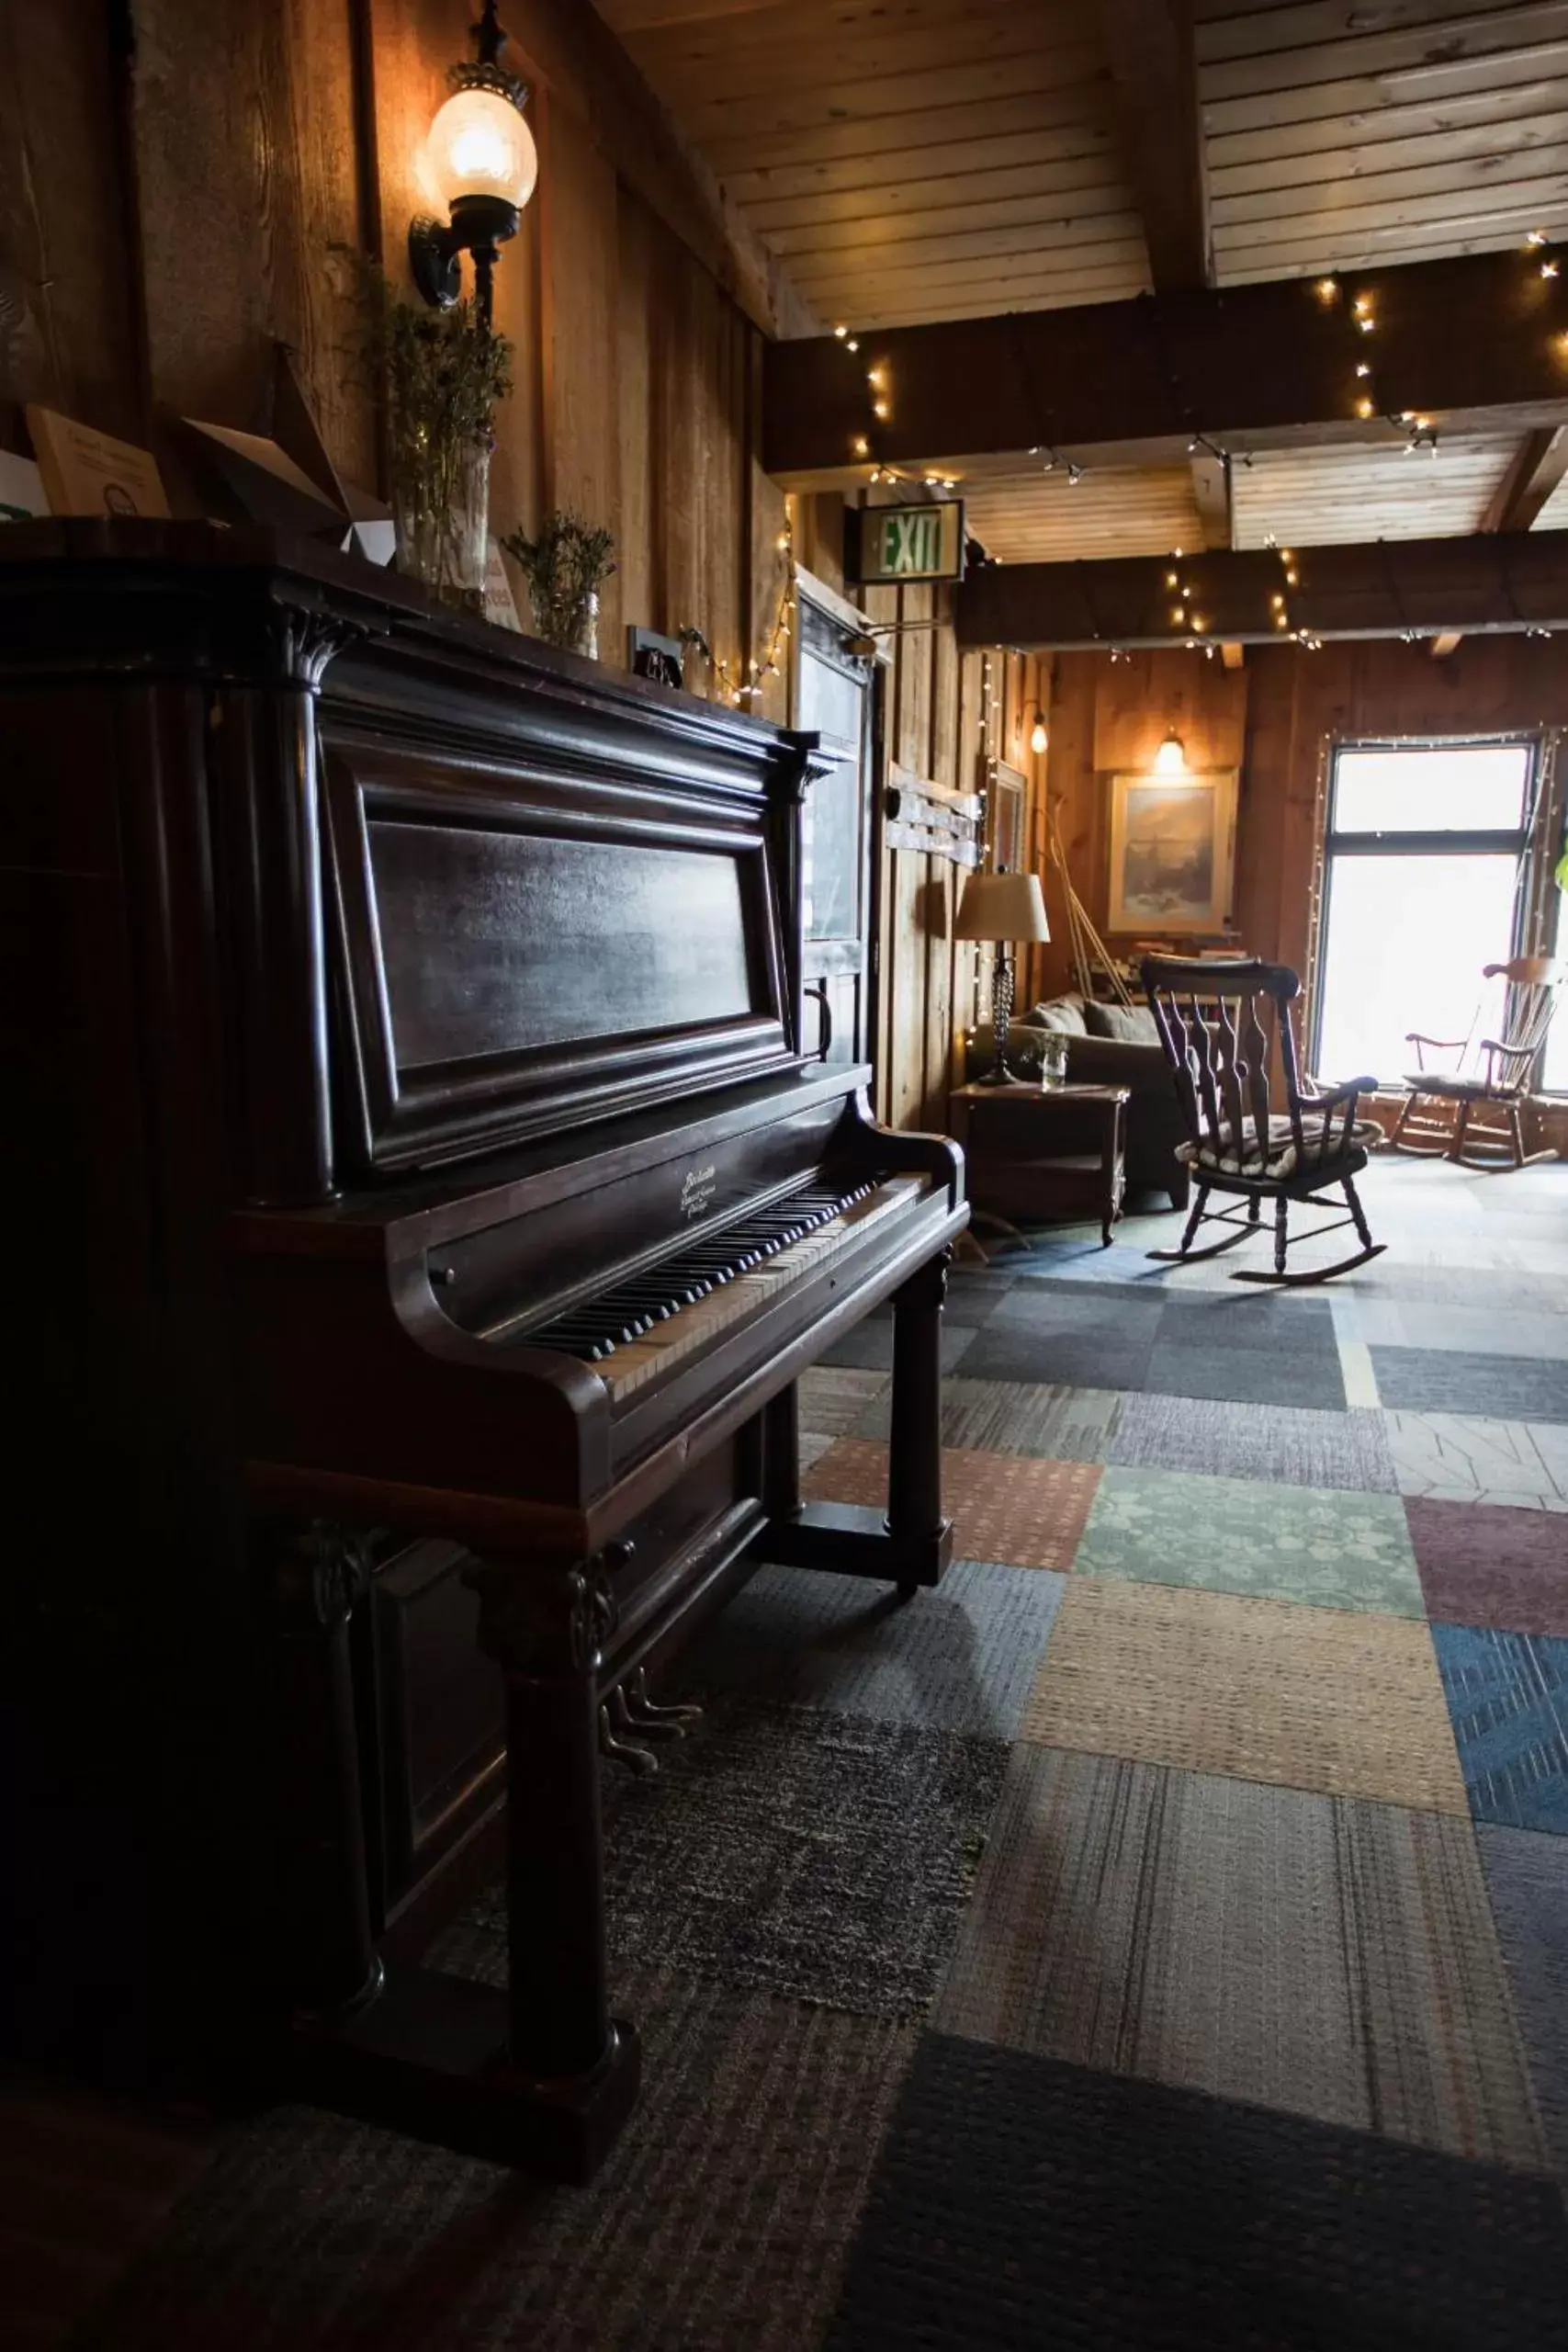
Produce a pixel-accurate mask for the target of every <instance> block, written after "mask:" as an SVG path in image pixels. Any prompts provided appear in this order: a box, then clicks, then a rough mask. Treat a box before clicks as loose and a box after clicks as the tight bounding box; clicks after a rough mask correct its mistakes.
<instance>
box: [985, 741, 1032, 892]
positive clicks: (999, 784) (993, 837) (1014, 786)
mask: <svg viewBox="0 0 1568 2352" xmlns="http://www.w3.org/2000/svg"><path fill="white" fill-rule="evenodd" d="M1028 792H1029V782H1028V778H1027V777H1025V776H1023V775H1021V774H1020V772H1019V770H1018V769H1017V768H1010V767H1009V766H1008V764H1007V763H1006V761H1005V760H992V761H991V762H990V763H989V764H988V765H987V769H986V860H987V865H989V866H990V869H991V871H992V873H993V874H1021V872H1022V871H1023V811H1024V803H1025V800H1026V798H1027V797H1028Z"/></svg>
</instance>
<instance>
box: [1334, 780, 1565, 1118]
mask: <svg viewBox="0 0 1568 2352" xmlns="http://www.w3.org/2000/svg"><path fill="white" fill-rule="evenodd" d="M1534 764H1535V758H1534V746H1533V744H1530V743H1520V742H1513V743H1408V744H1397V745H1394V744H1375V745H1374V744H1354V745H1352V744H1347V745H1345V746H1343V747H1342V748H1341V749H1339V750H1338V751H1337V752H1336V753H1335V755H1334V764H1333V770H1332V774H1331V775H1330V779H1329V805H1328V831H1327V834H1326V837H1325V843H1324V852H1325V856H1324V869H1325V870H1324V909H1323V924H1324V929H1323V943H1322V948H1321V953H1320V960H1319V985H1318V990H1317V1018H1316V1025H1315V1042H1314V1053H1313V1060H1312V1068H1313V1071H1314V1075H1315V1076H1317V1077H1319V1078H1321V1079H1322V1080H1324V1081H1325V1083H1331V1084H1332V1083H1336V1082H1338V1081H1340V1080H1345V1079H1348V1078H1356V1077H1359V1076H1361V1075H1362V1074H1363V1073H1366V1074H1370V1075H1371V1076H1372V1077H1375V1078H1377V1079H1378V1080H1381V1081H1382V1082H1383V1083H1384V1084H1394V1085H1396V1084H1397V1083H1398V1082H1399V1080H1401V1079H1402V1078H1403V1076H1404V1072H1405V1071H1406V1070H1409V1069H1415V1068H1416V1057H1415V1049H1414V1047H1412V1046H1409V1045H1407V1044H1406V1042H1405V1039H1406V1036H1407V1034H1408V1033H1409V1032H1410V1031H1411V1030H1416V1029H1418V1030H1421V1031H1423V1032H1425V1033H1426V1034H1427V1035H1430V1036H1435V1037H1444V1038H1451V1039H1455V1040H1459V1039H1468V1038H1469V1037H1470V1036H1471V1035H1472V1033H1473V1034H1474V1035H1476V1036H1482V1035H1490V1036H1495V1035H1497V1034H1498V1032H1497V1026H1496V1024H1497V1023H1498V1022H1499V1021H1500V1020H1501V1019H1502V1017H1503V1012H1504V1006H1503V992H1502V990H1501V989H1500V988H1497V987H1495V985H1494V984H1492V983H1488V982H1485V981H1483V979H1482V977H1481V971H1482V967H1483V965H1485V964H1499V963H1502V962H1503V961H1504V960H1505V958H1506V957H1507V956H1512V955H1513V954H1514V953H1515V952H1516V948H1515V940H1516V934H1517V925H1518V908H1519V895H1520V894H1519V880H1520V871H1521V866H1522V862H1523V859H1524V854H1525V850H1526V846H1527V843H1528V841H1529V821H1530V799H1531V784H1532V779H1533V774H1534ZM1428 1059H1429V1066H1432V1067H1436V1068H1438V1069H1453V1068H1454V1066H1455V1064H1456V1062H1457V1061H1458V1059H1459V1056H1458V1053H1457V1052H1450V1053H1447V1054H1439V1055H1432V1054H1431V1052H1430V1049H1428Z"/></svg>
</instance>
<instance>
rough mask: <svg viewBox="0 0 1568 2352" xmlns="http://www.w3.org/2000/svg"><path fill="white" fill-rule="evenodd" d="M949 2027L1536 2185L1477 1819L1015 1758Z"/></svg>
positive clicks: (1530, 2113)
mask: <svg viewBox="0 0 1568 2352" xmlns="http://www.w3.org/2000/svg"><path fill="white" fill-rule="evenodd" d="M932 2022H933V2024H934V2025H935V2026H937V2027H938V2028H939V2029H940V2030H942V2031H943V2032H947V2033H956V2034H964V2035H966V2036H967V2037H968V2038H969V2039H970V2040H972V2041H1000V2042H1005V2043H1007V2044H1008V2045H1009V2046H1010V2048H1013V2049H1019V2050H1032V2051H1036V2052H1039V2053H1040V2054H1041V2055H1042V2056H1043V2057H1049V2058H1065V2059H1071V2060H1073V2061H1074V2062H1075V2063H1077V2064H1080V2065H1085V2066H1098V2067H1105V2068H1109V2069H1111V2070H1112V2071H1114V2072H1115V2073H1117V2074H1122V2075H1145V2076H1147V2077H1149V2078H1150V2079H1152V2080H1154V2081H1156V2082H1164V2083H1180V2084H1185V2085H1186V2086H1188V2087H1189V2088H1190V2089H1194V2090H1206V2091H1214V2092H1218V2093H1220V2094H1222V2095H1224V2096H1225V2097H1227V2098H1239V2099H1248V2100H1253V2101H1255V2102H1257V2103H1258V2104H1259V2105H1262V2106H1265V2107H1279V2108H1286V2109H1291V2110H1292V2112H1294V2113H1297V2114H1302V2115H1312V2116H1315V2117H1317V2118H1318V2119H1319V2120H1320V2121H1323V2122H1328V2123H1342V2124H1348V2125H1351V2126H1353V2127H1355V2128H1356V2129H1357V2130H1359V2131H1382V2132H1384V2133H1386V2134H1387V2135H1388V2136H1389V2137H1391V2138H1393V2139H1396V2140H1410V2141H1414V2142H1416V2143H1419V2144H1421V2145H1422V2146H1424V2147H1433V2148H1446V2149H1448V2150H1449V2151H1450V2154H1455V2155H1466V2156H1476V2157H1484V2158H1487V2159H1489V2160H1491V2161H1493V2162H1495V2163H1504V2164H1515V2165H1524V2166H1526V2167H1527V2168H1529V2167H1536V2168H1540V2166H1541V2165H1543V2163H1544V2151H1543V2148H1542V2144H1541V2139H1540V2129H1539V2126H1538V2124H1537V2121H1536V2116H1535V2111H1534V2109H1533V2107H1532V2104H1531V2099H1530V2092H1529V2079H1528V2076H1527V2074H1526V2069H1525V2064H1524V2058H1523V2053H1522V2052H1521V2049H1520V2046H1519V2041H1518V2036H1517V2031H1516V2030H1515V2025H1514V2018H1513V2013H1512V2010H1511V2008H1510V2006H1509V1997H1508V1987H1507V1981H1506V1976H1505V1973H1504V1969H1503V1962H1502V1959H1501V1956H1500V1954H1499V1952H1498V1949H1497V1938H1496V1934H1495V1930H1494V1928H1493V1924H1492V1915H1491V1912H1490V1910H1489V1909H1488V1907H1487V1900H1486V1890H1485V1886H1484V1883H1483V1879H1482V1874H1481V1866H1480V1863H1479V1862H1478V1860H1477V1859H1476V1853H1475V1840H1474V1838H1473V1837H1472V1832H1471V1829H1470V1825H1469V1824H1468V1823H1467V1822H1462V1821H1456V1820H1453V1819H1451V1818H1450V1817H1448V1816H1447V1815H1441V1814H1435V1813H1412V1812H1408V1811H1406V1810H1404V1809H1403V1808H1401V1807H1399V1806H1396V1805H1388V1804H1355V1803H1348V1802H1347V1801H1345V1800H1344V1799H1341V1798H1335V1797H1324V1796H1308V1795H1305V1794H1303V1792H1300V1791H1298V1790H1295V1789H1280V1788H1265V1787H1260V1786H1258V1784H1257V1783H1255V1782H1252V1781H1227V1780H1219V1779H1213V1778H1211V1777H1208V1776H1206V1775H1201V1774H1199V1773H1195V1772H1171V1771H1167V1770H1161V1769H1160V1768H1158V1767H1156V1766H1154V1765H1148V1764H1129V1763H1124V1762H1122V1761H1119V1760H1118V1759H1116V1758H1112V1757H1107V1756H1078V1755H1073V1754H1070V1753H1069V1752H1068V1751H1066V1749H1061V1748H1044V1747H1038V1748H1029V1747H1019V1748H1017V1749H1016V1750H1015V1751H1014V1754H1013V1757H1012V1760H1011V1763H1010V1767H1009V1771H1008V1780H1007V1785H1006V1787H1005V1789H1004V1792H1003V1795H1002V1801H1001V1804H1000V1805H999V1806H998V1812H997V1817H996V1820H995V1822H994V1823H993V1825H992V1829H991V1838H990V1843H989V1845H988V1846H987V1849H986V1859H985V1861H984V1863H983V1864H982V1866H981V1870H980V1875H979V1879H978V1881H977V1883H976V1893H975V1900H974V1903H973V1904H972V1905H971V1906H970V1909H969V1912H968V1914H967V1915H966V1917H965V1919H964V1932H963V1934H962V1936H961V1938H960V1939H959V1946H958V1951H957V1953H956V1955H955V1957H954V1960H953V1968H952V1972H951V1973H950V1975H949V1977H948V1982H947V1985H946V1989H945V1991H944V1992H943V1995H942V2000H941V2002H940V2003H939V2005H938V2007H937V2010H936V2014H935V2017H934V2018H933V2019H932Z"/></svg>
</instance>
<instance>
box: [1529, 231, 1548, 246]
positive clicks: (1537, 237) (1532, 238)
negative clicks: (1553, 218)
mask: <svg viewBox="0 0 1568 2352" xmlns="http://www.w3.org/2000/svg"><path fill="white" fill-rule="evenodd" d="M1525 243H1526V244H1527V245H1544V244H1545V243H1546V231H1545V230H1544V229H1532V230H1531V231H1530V232H1529V235H1528V236H1527V237H1526V239H1525Z"/></svg>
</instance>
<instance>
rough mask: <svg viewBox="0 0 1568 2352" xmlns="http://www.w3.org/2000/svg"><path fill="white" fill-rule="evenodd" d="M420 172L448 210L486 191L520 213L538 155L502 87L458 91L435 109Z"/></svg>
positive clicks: (531, 190)
mask: <svg viewBox="0 0 1568 2352" xmlns="http://www.w3.org/2000/svg"><path fill="white" fill-rule="evenodd" d="M538 176H539V154H538V150H537V148H536V146H535V144H534V134H533V132H532V131H531V130H529V128H528V125H527V123H526V122H525V120H524V119H523V117H522V115H521V114H519V112H518V110H517V108H516V107H514V106H513V103H512V101H511V99H510V98H503V97H502V95H501V93H500V92H499V90H455V91H454V92H453V94H452V96H450V97H449V98H448V99H447V100H446V103H445V105H443V106H441V107H438V108H437V109H436V114H435V119H434V122H432V124H431V126H430V132H429V136H428V137H427V138H426V140H425V142H424V154H423V169H422V177H423V178H424V179H425V180H426V181H427V182H428V183H429V185H430V187H431V188H432V189H433V191H434V194H435V196H436V197H437V198H439V200H440V202H441V204H442V205H443V207H444V208H445V209H446V210H447V211H450V210H451V209H452V207H453V205H454V204H456V203H457V201H458V200H459V198H463V197H474V196H487V197H492V198H493V197H498V198H500V199H501V201H502V203H503V204H511V205H514V206H515V207H516V209H517V210H518V211H519V212H521V211H522V209H523V207H524V206H525V204H526V203H527V201H528V198H530V197H531V196H532V195H533V193H534V187H535V183H536V180H537V179H538Z"/></svg>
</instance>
